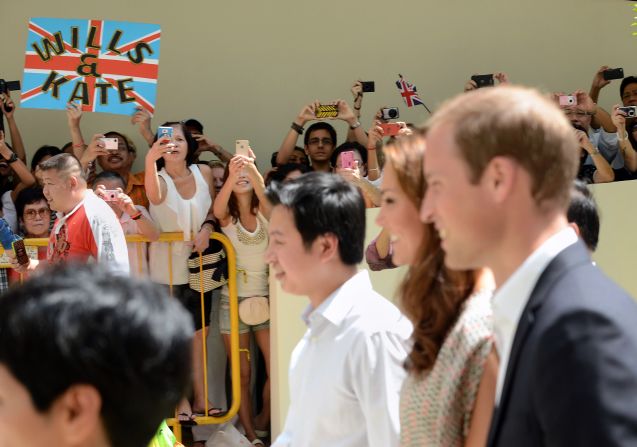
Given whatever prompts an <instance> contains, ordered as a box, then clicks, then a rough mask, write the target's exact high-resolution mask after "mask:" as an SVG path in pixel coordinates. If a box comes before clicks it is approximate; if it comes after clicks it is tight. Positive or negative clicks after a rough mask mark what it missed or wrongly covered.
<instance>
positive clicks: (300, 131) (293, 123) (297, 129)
mask: <svg viewBox="0 0 637 447" xmlns="http://www.w3.org/2000/svg"><path fill="white" fill-rule="evenodd" d="M290 127H291V128H292V129H294V130H295V131H296V133H298V134H299V135H303V131H304V130H305V129H303V126H299V125H298V124H296V123H295V122H294V121H292V125H291V126H290Z"/></svg>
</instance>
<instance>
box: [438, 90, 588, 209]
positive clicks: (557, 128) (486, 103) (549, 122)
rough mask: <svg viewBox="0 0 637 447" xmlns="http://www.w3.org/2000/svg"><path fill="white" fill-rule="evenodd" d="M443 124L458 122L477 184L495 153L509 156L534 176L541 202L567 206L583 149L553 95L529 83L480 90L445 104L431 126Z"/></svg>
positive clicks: (460, 140)
mask: <svg viewBox="0 0 637 447" xmlns="http://www.w3.org/2000/svg"><path fill="white" fill-rule="evenodd" d="M443 124H451V125H452V129H453V132H454V137H455V143H456V144H457V145H458V148H459V149H460V154H461V156H462V158H463V159H464V160H465V162H466V163H467V165H468V166H469V169H470V172H471V177H472V178H471V181H472V182H473V183H477V182H478V181H479V180H480V178H481V177H482V173H483V172H484V169H485V168H486V166H487V165H488V164H489V162H490V161H491V160H492V159H493V158H494V157H498V156H504V157H509V158H512V159H513V160H515V161H516V162H517V163H519V164H520V165H522V167H523V168H524V169H525V170H526V171H527V172H528V173H529V174H530V176H531V181H532V185H531V194H532V196H533V198H534V199H535V202H536V203H537V205H538V206H540V207H542V206H544V205H546V204H551V205H552V206H551V205H549V206H550V207H551V208H553V207H554V206H556V205H557V207H560V208H564V209H566V207H567V205H568V202H569V194H570V190H571V184H572V183H573V180H574V179H575V176H576V174H577V170H578V166H579V154H580V149H579V144H578V143H577V139H576V137H575V133H574V131H573V127H572V126H571V124H570V123H569V121H568V120H567V119H566V117H565V116H564V113H563V112H562V111H561V110H560V109H559V108H558V107H557V106H556V105H555V104H553V102H551V101H550V100H549V99H548V98H547V97H545V96H543V95H541V94H540V93H539V92H538V91H536V90H533V89H529V88H523V87H512V86H498V87H495V88H484V89H478V90H475V91H472V92H470V93H465V94H461V95H458V96H456V97H455V98H453V99H451V100H449V101H447V102H446V103H444V104H443V105H442V107H441V108H440V109H439V110H438V111H437V112H436V113H435V114H434V116H433V117H432V118H431V120H430V121H429V122H428V123H427V128H428V129H431V128H433V127H436V126H440V125H443Z"/></svg>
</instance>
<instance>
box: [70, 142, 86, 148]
mask: <svg viewBox="0 0 637 447" xmlns="http://www.w3.org/2000/svg"><path fill="white" fill-rule="evenodd" d="M84 146H86V145H85V144H84V143H78V144H74V145H73V147H77V148H81V147H84Z"/></svg>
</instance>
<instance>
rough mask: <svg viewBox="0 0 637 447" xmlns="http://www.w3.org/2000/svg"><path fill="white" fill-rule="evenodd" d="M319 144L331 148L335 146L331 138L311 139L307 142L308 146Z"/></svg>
mask: <svg viewBox="0 0 637 447" xmlns="http://www.w3.org/2000/svg"><path fill="white" fill-rule="evenodd" d="M319 143H322V144H323V146H329V145H331V144H334V143H333V142H332V139H331V138H310V139H309V140H308V141H307V144H311V145H317V144H319Z"/></svg>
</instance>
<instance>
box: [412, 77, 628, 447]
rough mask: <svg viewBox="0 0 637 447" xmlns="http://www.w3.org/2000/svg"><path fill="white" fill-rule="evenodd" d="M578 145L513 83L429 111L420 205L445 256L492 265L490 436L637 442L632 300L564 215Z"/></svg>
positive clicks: (544, 104)
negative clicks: (494, 365) (494, 360)
mask: <svg viewBox="0 0 637 447" xmlns="http://www.w3.org/2000/svg"><path fill="white" fill-rule="evenodd" d="M578 153H579V148H578V144H577V141H576V139H575V134H574V132H573V129H572V127H571V125H570V124H569V122H568V120H567V119H566V117H565V116H564V115H563V114H562V112H561V111H560V110H559V109H558V108H557V107H556V106H555V105H554V104H552V103H551V102H550V101H549V100H548V99H547V98H545V97H543V96H541V95H540V94H539V93H537V92H535V91H533V90H529V89H523V88H520V87H496V88H490V89H480V90H478V91H475V92H471V93H469V94H465V95H461V96H459V97H456V98H454V99H452V100H450V101H449V102H447V103H446V104H445V105H443V107H441V108H440V110H439V111H438V112H437V113H436V114H435V115H434V116H433V117H432V119H431V120H430V122H429V123H428V133H427V151H426V152H425V162H424V171H425V176H426V179H427V184H428V187H427V193H426V196H425V199H424V201H423V204H422V210H421V217H422V218H423V220H425V221H429V222H433V223H434V225H435V227H436V229H437V231H438V233H439V235H440V237H441V239H442V247H443V249H444V250H445V254H446V257H445V262H446V264H447V265H448V266H449V267H451V268H455V269H463V270H465V269H475V268H479V267H483V266H487V267H490V268H491V269H492V270H493V273H494V276H495V278H496V284H497V286H498V290H497V291H496V294H495V295H494V300H493V306H494V335H495V342H496V343H495V345H496V348H497V351H498V356H499V359H500V369H499V374H498V382H497V386H496V396H495V405H496V408H495V412H494V415H493V419H492V421H491V428H490V433H489V440H488V444H489V445H490V446H507V447H508V446H515V447H518V446H527V445H528V446H578V447H580V446H596V447H597V446H610V445H637V304H636V303H635V302H634V301H633V300H632V298H631V297H630V296H628V295H627V294H626V293H625V292H624V291H622V290H621V289H620V288H619V287H618V286H616V285H615V284H614V283H613V282H612V281H611V280H609V279H608V278H607V277H606V276H605V275H604V274H603V273H602V272H601V271H600V270H599V269H597V268H596V267H595V266H594V265H593V264H592V263H591V260H590V258H589V255H588V252H587V251H586V248H585V246H584V245H583V243H582V242H580V241H578V238H577V236H576V234H575V232H574V231H573V229H572V228H570V227H569V226H568V222H567V219H566V209H567V207H568V202H569V191H570V188H571V184H572V181H573V179H574V178H575V174H576V172H577V168H578ZM596 156H597V155H596Z"/></svg>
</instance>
